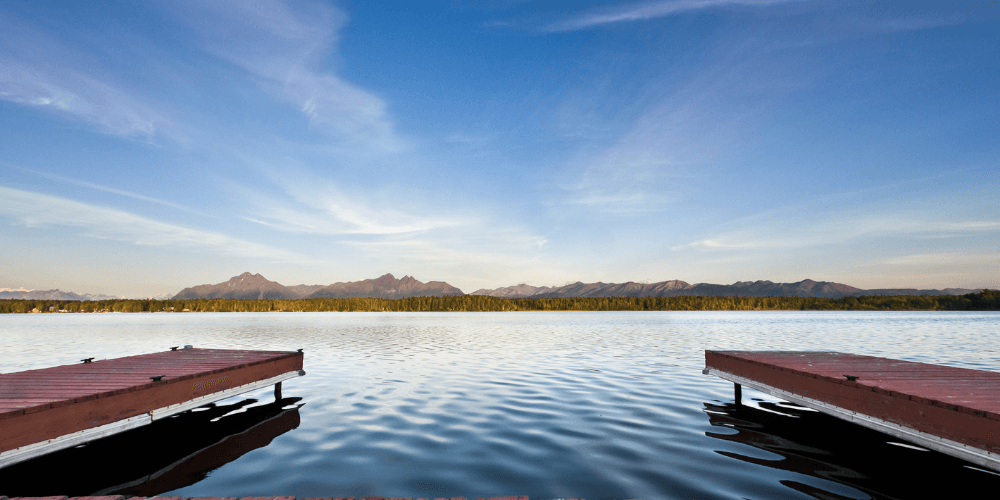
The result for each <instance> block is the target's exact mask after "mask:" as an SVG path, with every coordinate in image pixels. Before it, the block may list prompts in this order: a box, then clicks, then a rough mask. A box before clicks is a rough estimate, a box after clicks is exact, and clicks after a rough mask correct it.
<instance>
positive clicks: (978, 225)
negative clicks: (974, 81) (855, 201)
mask: <svg viewBox="0 0 1000 500" xmlns="http://www.w3.org/2000/svg"><path fill="white" fill-rule="evenodd" d="M818 217H819V216H817V218H818ZM789 228H795V229H789ZM995 231H1000V222H993V221H946V220H926V219H924V220H921V219H918V218H908V217H902V216H900V217H882V218H866V217H861V218H855V219H826V220H814V221H813V223H812V224H801V223H794V224H793V223H790V222H788V221H778V220H772V221H758V223H757V224H754V227H752V228H748V229H743V230H739V231H733V232H728V233H723V234H719V235H716V236H712V237H710V238H704V239H700V240H696V241H692V242H690V243H687V244H683V245H677V246H674V247H672V248H671V250H674V251H679V250H685V249H693V250H699V251H723V250H779V249H788V248H802V247H810V246H818V245H833V244H841V243H845V242H847V241H850V240H853V239H857V238H862V237H868V236H890V235H906V236H909V237H916V238H926V237H934V238H944V237H952V236H956V235H962V234H968V233H976V232H995Z"/></svg>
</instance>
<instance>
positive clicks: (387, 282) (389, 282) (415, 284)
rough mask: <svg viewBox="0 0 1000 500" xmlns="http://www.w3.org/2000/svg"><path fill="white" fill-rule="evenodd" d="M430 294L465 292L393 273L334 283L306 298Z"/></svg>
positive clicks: (416, 295)
mask: <svg viewBox="0 0 1000 500" xmlns="http://www.w3.org/2000/svg"><path fill="white" fill-rule="evenodd" d="M429 295H433V296H436V297H441V296H444V295H465V294H464V293H462V291H461V290H459V289H458V288H455V287H453V286H451V285H449V284H447V283H445V282H443V281H428V282H427V283H421V282H420V281H417V280H416V279H414V278H413V277H412V276H403V278H402V279H396V278H395V277H394V276H393V275H391V274H384V275H382V276H380V277H378V278H376V279H367V280H362V281H349V282H347V283H334V284H332V285H330V286H327V287H323V288H321V289H319V290H317V291H316V292H313V293H312V294H311V295H309V296H308V297H306V298H309V299H320V298H324V299H325V298H335V299H346V298H351V297H375V298H379V299H404V298H406V297H420V296H429Z"/></svg>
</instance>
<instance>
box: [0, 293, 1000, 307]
mask: <svg viewBox="0 0 1000 500" xmlns="http://www.w3.org/2000/svg"><path fill="white" fill-rule="evenodd" d="M996 310H1000V291H997V290H983V291H981V292H978V293H969V294H965V295H920V296H914V295H894V296H873V295H867V296H861V297H844V298H841V299H821V298H814V297H707V296H683V297H572V298H548V299H531V298H527V299H506V298H500V297H490V296H486V295H450V296H444V297H410V298H406V299H395V300H389V299H377V298H351V299H302V300H266V299H265V300H233V299H195V300H133V299H119V300H96V301H72V300H15V299H3V300H0V313H100V312H382V311H390V312H423V311H438V312H443V311H480V312H483V311H996Z"/></svg>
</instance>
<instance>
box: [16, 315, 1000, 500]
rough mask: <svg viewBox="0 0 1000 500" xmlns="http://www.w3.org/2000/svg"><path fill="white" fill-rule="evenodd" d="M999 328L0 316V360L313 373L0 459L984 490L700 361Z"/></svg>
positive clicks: (583, 481)
mask: <svg viewBox="0 0 1000 500" xmlns="http://www.w3.org/2000/svg"><path fill="white" fill-rule="evenodd" d="M998 338H1000V314H998V313H924V312H917V313H914V312H895V313H881V312H879V313H870V312H694V313H688V312H650V313H644V312H623V313H616V312H612V313H608V312H582V313H577V312H553V313H543V312H532V313H417V314H406V313H389V314H376V313H264V314H224V313H216V314H195V313H186V314H90V315H84V314H65V315H56V314H44V315H41V314H39V315H4V316H2V317H0V372H3V373H6V372H12V371H20V370H26V369H33V368H43V367H48V366H53V365H59V364H69V363H76V362H79V360H80V359H81V358H84V357H91V356H94V357H96V358H97V359H105V358H113V357H120V356H128V355H134V354H141V353H149V352H156V351H163V350H166V349H167V348H168V347H170V346H175V345H183V344H193V345H194V346H195V347H212V348H236V349H276V350H294V349H297V348H303V349H304V350H305V353H306V356H305V370H306V372H307V375H306V376H305V377H300V378H297V379H293V380H290V381H286V382H285V383H284V390H283V396H284V397H285V399H283V400H281V401H277V402H275V401H274V396H273V394H272V392H271V391H270V390H263V391H259V392H257V393H252V394H247V395H244V396H241V397H238V398H232V399H229V400H226V401H223V402H220V403H218V404H217V405H216V406H214V407H211V408H207V409H205V410H202V411H197V412H190V413H186V414H183V415H181V416H179V417H177V418H174V419H166V420H164V421H161V422H159V423H157V424H154V425H151V426H147V427H146V428H144V429H141V430H139V431H133V432H132V433H126V434H123V435H119V436H116V437H113V438H109V439H105V440H102V441H97V442H93V443H91V444H89V445H86V446H84V447H81V448H76V449H71V450H66V451H64V452H59V453H55V454H52V455H50V456H48V457H43V458H40V459H36V460H33V461H29V462H24V463H22V464H18V465H16V466H12V467H8V468H5V469H0V495H9V496H15V495H38V496H40V495H71V496H72V495H89V494H95V493H99V494H126V495H129V494H138V495H146V496H153V495H157V494H165V495H171V496H265V495H293V496H297V497H311V496H369V495H384V496H405V497H414V498H417V497H430V498H434V497H451V496H465V497H468V498H475V497H481V496H482V497H488V496H493V495H515V494H517V495H529V496H530V497H531V498H532V499H540V498H546V499H547V498H557V497H575V498H580V497H583V498H587V499H590V500H595V499H602V498H645V499H654V498H671V499H673V498H676V499H688V500H691V499H715V498H732V499H740V498H753V499H764V498H800V499H807V498H828V499H841V498H932V497H935V496H937V497H940V498H945V497H948V498H954V497H957V496H962V494H963V493H965V494H968V495H969V496H971V495H972V494H976V495H980V494H982V492H993V493H990V494H989V495H993V494H995V493H996V492H997V491H1000V475H997V474H993V473H990V472H986V471H981V470H978V469H975V468H973V467H971V466H970V465H969V464H967V463H965V462H962V461H959V460H957V459H953V458H950V457H948V456H945V455H942V454H939V453H936V452H931V451H926V450H922V449H918V448H915V447H907V446H900V445H898V444H893V442H894V440H893V439H892V438H890V437H889V436H884V435H882V434H879V433H876V432H873V431H868V430H866V429H864V428H862V427H859V426H854V425H850V424H846V423H843V422H841V421H839V420H837V419H834V418H832V417H828V416H826V415H823V414H820V413H817V412H813V411H810V410H805V409H802V408H799V407H796V406H794V405H790V404H787V403H783V402H780V400H777V399H775V398H773V397H771V396H768V395H766V394H762V393H759V392H757V391H754V390H752V389H748V388H745V389H744V392H743V398H744V405H743V407H742V408H736V407H734V405H733V386H732V384H731V383H729V382H726V381H723V380H721V379H718V378H715V377H711V376H706V375H702V374H701V370H702V368H704V350H705V349H746V350H768V349H788V350H836V351H845V352H853V353H859V354H869V355H877V356H886V357H891V358H898V359H905V360H911V361H921V362H929V363H938V364H944V365H952V366H959V367H966V368H976V369H985V370H993V371H1000V353H998V348H997V344H998V343H997V340H998ZM40 474H41V475H43V476H44V477H47V478H48V479H46V480H44V481H39V480H37V479H35V478H38V477H42V476H39V475H40ZM29 477H30V478H33V479H32V480H31V481H26V480H25V478H29Z"/></svg>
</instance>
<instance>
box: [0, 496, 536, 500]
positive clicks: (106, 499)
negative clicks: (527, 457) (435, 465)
mask: <svg viewBox="0 0 1000 500" xmlns="http://www.w3.org/2000/svg"><path fill="white" fill-rule="evenodd" d="M147 498H150V499H156V500H296V499H295V497H125V496H122V495H113V496H103V497H65V496H61V497H60V496H56V497H10V498H9V499H8V498H7V497H5V496H0V500H146V499H147ZM365 499H367V500H413V498H412V497H358V500H365ZM301 500H355V498H354V497H311V498H302V499H301ZM417 500H430V499H421V498H418V499H417ZM435 500H465V497H451V498H450V499H448V498H440V499H435ZM477 500H486V499H483V498H480V499H477ZM489 500H528V497H526V496H506V497H490V498H489Z"/></svg>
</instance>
